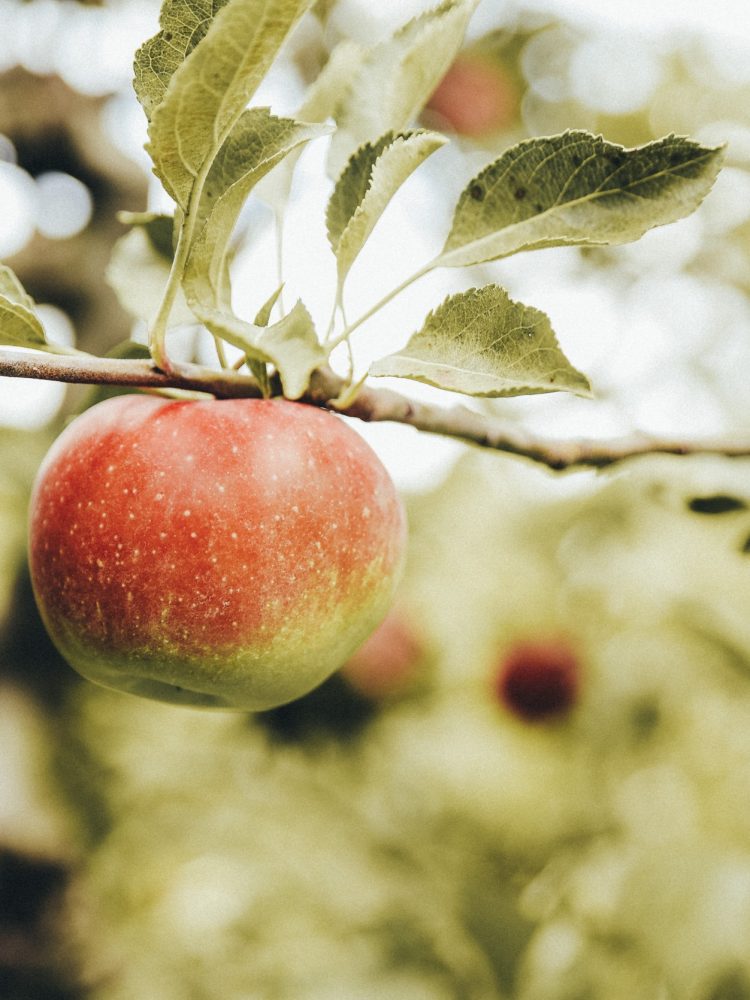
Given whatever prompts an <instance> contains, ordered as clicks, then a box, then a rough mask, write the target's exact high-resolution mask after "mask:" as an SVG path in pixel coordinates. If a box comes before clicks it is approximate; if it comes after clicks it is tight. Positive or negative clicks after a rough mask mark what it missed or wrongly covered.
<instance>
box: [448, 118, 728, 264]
mask: <svg viewBox="0 0 750 1000" xmlns="http://www.w3.org/2000/svg"><path fill="white" fill-rule="evenodd" d="M722 155H723V153H722V150H721V149H720V148H708V147H705V146H701V145H699V144H698V143H696V142H693V141H691V140H690V139H685V138H682V137H679V136H667V137H666V138H663V139H658V140H656V141H655V142H650V143H648V144H647V145H645V146H639V147H637V148H635V149H625V148H624V147H623V146H616V145H614V144H613V143H610V142H606V141H605V140H604V139H603V138H602V137H601V136H594V135H591V134H590V133H589V132H583V131H572V132H565V133H563V134H562V135H555V136H549V137H547V138H540V139H528V140H526V141H524V142H521V143H519V144H518V145H517V146H513V147H512V148H511V149H508V150H506V152H504V153H503V155H502V156H501V157H500V158H499V159H497V160H495V161H494V163H491V164H490V165H489V166H488V167H485V169H484V170H482V171H481V173H479V174H478V175H477V176H476V177H475V178H474V179H473V180H472V181H471V182H470V183H469V184H468V185H467V187H466V189H465V190H464V191H463V193H462V194H461V197H460V198H459V200H458V205H457V206H456V211H455V214H454V217H453V225H452V227H451V231H450V233H449V235H448V239H447V240H446V243H445V247H444V248H443V251H442V253H441V254H440V256H439V257H438V258H437V260H436V261H435V263H434V266H441V267H463V266H466V265H470V264H479V263H482V262H484V261H489V260H497V259H498V258H500V257H507V256H509V255H510V254H514V253H518V252H519V251H521V250H535V249H538V248H540V247H555V246H571V245H580V246H592V245H597V244H619V243H629V242H631V241H632V240H637V239H638V238H639V237H641V236H642V235H643V234H644V233H645V232H646V231H647V230H649V229H652V228H653V227H654V226H662V225H665V224H666V223H669V222H675V221H676V220H677V219H681V218H683V217H684V216H686V215H689V214H690V213H691V212H692V211H694V209H696V208H697V207H698V205H699V204H700V203H701V201H702V200H703V198H704V197H705V196H706V194H708V192H709V190H710V189H711V186H712V184H713V183H714V180H715V178H716V175H717V173H718V172H719V168H720V166H721V160H722Z"/></svg>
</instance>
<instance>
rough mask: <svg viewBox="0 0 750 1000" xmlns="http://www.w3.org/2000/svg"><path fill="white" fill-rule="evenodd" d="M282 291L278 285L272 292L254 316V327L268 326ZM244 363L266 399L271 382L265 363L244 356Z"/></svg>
mask: <svg viewBox="0 0 750 1000" xmlns="http://www.w3.org/2000/svg"><path fill="white" fill-rule="evenodd" d="M283 290H284V286H283V284H282V285H279V287H278V288H277V289H276V291H275V292H272V293H271V295H269V297H268V298H267V299H266V301H265V302H264V303H263V305H262V306H261V307H260V309H259V310H258V312H257V314H256V316H255V320H254V324H255V326H268V324H269V322H270V321H271V313H272V312H273V307H274V306H275V305H276V303H277V302H278V300H279V297H280V296H281V293H282V291H283ZM245 363H246V364H247V366H248V368H249V369H250V371H251V372H252V374H253V375H254V377H255V380H256V381H257V383H258V385H259V386H260V388H261V392H262V393H263V395H264V397H266V398H268V397H269V396H270V395H271V382H270V379H269V377H268V366H267V364H266V362H265V361H258V359H257V358H249V357H247V355H245Z"/></svg>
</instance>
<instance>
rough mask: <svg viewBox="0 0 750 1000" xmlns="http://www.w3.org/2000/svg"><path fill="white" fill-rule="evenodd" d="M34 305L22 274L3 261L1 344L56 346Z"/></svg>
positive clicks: (0, 272)
mask: <svg viewBox="0 0 750 1000" xmlns="http://www.w3.org/2000/svg"><path fill="white" fill-rule="evenodd" d="M34 309H35V305H34V300H33V299H32V298H31V296H30V295H28V294H27V293H26V291H25V289H24V287H23V285H22V284H21V282H20V281H19V279H18V277H17V276H16V275H15V274H14V272H13V271H12V270H11V269H10V268H9V267H8V266H7V265H5V264H0V344H2V345H3V346H6V347H32V348H35V349H36V350H51V349H52V348H51V345H50V344H48V343H47V338H46V336H45V334H44V327H43V326H42V324H41V321H40V320H39V318H38V316H37V315H36V313H35V311H34Z"/></svg>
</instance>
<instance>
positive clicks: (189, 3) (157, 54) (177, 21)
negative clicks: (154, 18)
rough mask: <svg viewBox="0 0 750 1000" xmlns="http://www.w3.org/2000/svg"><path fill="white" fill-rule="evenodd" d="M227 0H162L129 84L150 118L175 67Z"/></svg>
mask: <svg viewBox="0 0 750 1000" xmlns="http://www.w3.org/2000/svg"><path fill="white" fill-rule="evenodd" d="M226 2H227V0H164V3H163V4H162V8H161V14H160V16H159V25H160V27H161V30H160V31H158V32H157V34H156V35H154V37H153V38H149V39H148V41H146V42H144V43H143V45H142V46H141V47H140V48H139V49H138V51H137V52H136V54H135V65H134V70H135V79H134V80H133V87H134V89H135V93H136V96H137V98H138V100H139V101H140V102H141V105H142V107H143V110H144V111H145V112H146V117H147V118H148V119H149V120H150V119H151V115H152V114H153V112H154V111H155V109H156V108H157V107H158V106H159V105H160V104H161V102H162V101H163V100H164V95H165V93H166V91H167V87H168V86H169V81H170V80H171V79H172V76H173V75H174V72H175V70H176V69H177V68H178V66H179V65H180V64H181V63H182V62H184V60H185V59H186V58H187V57H188V56H189V55H190V53H191V52H192V51H193V49H194V48H195V46H196V45H197V44H198V42H200V41H201V39H202V38H203V37H204V36H205V34H206V32H207V31H208V29H209V27H210V25H211V21H212V19H213V18H214V17H215V15H216V13H217V12H218V11H219V10H220V8H221V7H223V6H224V4H225V3H226Z"/></svg>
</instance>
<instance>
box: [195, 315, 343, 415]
mask: <svg viewBox="0 0 750 1000" xmlns="http://www.w3.org/2000/svg"><path fill="white" fill-rule="evenodd" d="M197 313H198V314H199V317H200V319H201V321H202V322H203V323H205V325H206V326H207V327H208V329H209V330H210V331H211V333H213V334H214V336H216V337H221V338H222V340H226V341H227V342H228V343H230V344H233V345H234V346H235V347H239V349H240V350H242V351H244V352H245V353H246V354H247V355H248V357H249V358H250V359H254V360H257V361H260V362H265V363H267V364H273V365H275V367H276V369H277V370H278V373H279V377H280V378H281V384H282V386H283V389H284V395H285V396H286V397H287V399H299V397H300V396H301V395H302V394H303V393H304V392H305V390H306V389H307V386H308V385H309V382H310V376H311V375H312V373H313V371H314V370H315V369H316V368H318V367H319V366H320V365H322V364H323V363H324V362H325V360H326V353H325V351H324V350H323V348H322V347H321V346H320V342H319V341H318V337H317V335H316V333H315V327H314V325H313V321H312V318H311V316H310V313H309V312H308V311H307V309H306V308H305V307H304V305H303V304H302V303H301V302H297V304H296V305H295V307H294V309H292V311H291V312H290V313H288V314H287V315H286V316H285V317H284V318H283V319H281V320H279V322H278V323H274V324H273V326H265V327H264V326H255V325H254V324H252V323H247V322H245V321H244V320H241V319H239V318H238V317H237V316H235V315H233V314H232V313H229V312H225V311H222V310H220V309H211V308H203V307H200V306H199V307H198V310H197Z"/></svg>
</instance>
